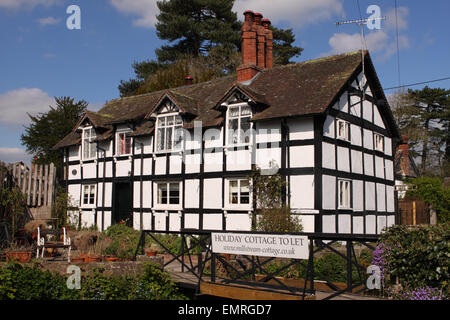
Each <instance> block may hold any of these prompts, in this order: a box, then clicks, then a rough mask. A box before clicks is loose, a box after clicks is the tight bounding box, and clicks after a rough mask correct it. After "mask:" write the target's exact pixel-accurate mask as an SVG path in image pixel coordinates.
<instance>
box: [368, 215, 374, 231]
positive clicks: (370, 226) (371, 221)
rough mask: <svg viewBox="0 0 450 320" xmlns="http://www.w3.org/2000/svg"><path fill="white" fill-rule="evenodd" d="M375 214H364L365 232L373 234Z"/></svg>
mask: <svg viewBox="0 0 450 320" xmlns="http://www.w3.org/2000/svg"><path fill="white" fill-rule="evenodd" d="M375 219H376V216H374V215H370V216H366V234H375V233H376V229H375V227H376V223H375Z"/></svg>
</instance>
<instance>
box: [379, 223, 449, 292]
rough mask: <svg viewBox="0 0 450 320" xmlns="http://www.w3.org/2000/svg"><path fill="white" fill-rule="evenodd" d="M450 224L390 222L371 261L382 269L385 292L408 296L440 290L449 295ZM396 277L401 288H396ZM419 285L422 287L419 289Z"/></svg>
mask: <svg viewBox="0 0 450 320" xmlns="http://www.w3.org/2000/svg"><path fill="white" fill-rule="evenodd" d="M449 237H450V224H449V223H446V224H438V225H435V226H417V227H410V226H403V225H399V226H392V227H390V228H389V229H388V230H387V231H386V232H385V233H384V234H383V235H382V236H381V238H380V241H379V244H378V246H377V250H376V251H375V252H374V260H373V264H375V265H378V266H379V267H380V269H381V271H382V277H383V284H384V287H385V288H386V292H387V293H388V294H391V295H392V294H393V293H394V292H397V293H399V295H398V297H399V298H402V297H408V296H411V295H414V294H415V293H417V292H419V291H420V292H422V293H423V292H424V291H423V290H425V288H431V289H430V290H431V291H430V290H428V291H427V292H432V291H433V292H434V291H436V290H437V291H439V292H442V297H444V298H448V297H449V283H448V281H449V279H450V272H449V266H448V259H449V257H450V242H449V241H448V239H449ZM397 280H398V282H399V284H400V288H397V289H396V290H395V285H396V281H397ZM421 289H422V291H421Z"/></svg>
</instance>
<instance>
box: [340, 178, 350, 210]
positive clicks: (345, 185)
mask: <svg viewBox="0 0 450 320" xmlns="http://www.w3.org/2000/svg"><path fill="white" fill-rule="evenodd" d="M338 183H339V185H338V187H339V190H338V192H339V193H338V194H339V209H349V208H350V207H351V206H350V200H351V181H349V180H338Z"/></svg>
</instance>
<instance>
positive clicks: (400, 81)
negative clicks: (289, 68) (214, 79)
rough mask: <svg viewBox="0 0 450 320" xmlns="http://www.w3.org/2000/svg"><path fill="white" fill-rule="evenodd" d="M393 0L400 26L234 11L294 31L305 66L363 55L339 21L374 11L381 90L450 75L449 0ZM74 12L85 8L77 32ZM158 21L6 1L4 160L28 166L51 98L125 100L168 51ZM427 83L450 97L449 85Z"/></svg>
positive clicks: (312, 12)
mask: <svg viewBox="0 0 450 320" xmlns="http://www.w3.org/2000/svg"><path fill="white" fill-rule="evenodd" d="M396 2H397V19H396V15H395V0H383V1H381V0H314V1H311V0H278V1H273V0H236V1H235V4H234V7H233V11H235V12H237V14H238V18H239V19H240V20H243V12H244V11H245V10H248V9H249V10H253V11H255V12H261V13H262V14H263V15H264V18H268V19H270V20H271V21H272V24H273V25H275V26H276V27H279V28H291V29H292V30H293V33H294V35H295V37H296V41H295V43H294V44H295V45H296V46H300V47H302V48H304V51H303V52H302V54H301V56H299V57H298V58H295V59H294V60H293V61H295V62H301V61H305V60H310V59H316V58H319V57H323V56H327V55H333V54H338V53H343V52H350V51H354V50H359V49H361V37H360V30H361V29H360V26H359V25H357V24H345V25H340V26H336V22H338V21H344V20H353V19H360V18H369V17H371V16H372V14H374V12H373V11H372V10H369V11H368V9H371V8H373V7H370V6H372V5H376V6H378V7H379V8H380V15H381V16H382V17H386V20H382V21H381V24H380V26H379V29H377V28H372V29H369V26H365V29H364V34H365V45H367V49H368V50H369V52H370V54H371V57H372V59H373V61H374V64H375V68H376V71H377V74H378V77H379V78H380V82H381V85H382V86H383V87H384V88H391V87H396V86H399V85H402V86H404V85H408V84H414V83H418V82H423V81H429V80H434V79H441V78H446V77H450V62H449V57H450V41H449V40H450V39H449V38H450V37H449V35H448V34H449V33H448V30H449V24H450V22H449V21H450V20H449V19H448V13H449V12H450V1H448V0H429V1H420V0H397V1H396ZM71 5H76V6H78V8H79V9H80V10H79V17H80V21H79V22H80V24H79V27H80V28H79V29H78V28H73V26H74V23H75V22H76V20H74V19H73V18H74V13H75V12H74V11H73V10H68V9H72V8H70V6H71ZM157 14H158V9H157V6H156V0H78V1H77V0H0V161H4V162H13V161H24V162H26V163H29V162H30V158H31V156H30V155H29V154H27V153H26V150H25V147H24V146H23V145H21V142H20V136H21V134H22V133H23V132H24V126H27V125H29V123H30V122H29V117H28V115H27V114H28V113H29V114H32V115H36V114H38V113H43V112H47V111H48V110H49V106H51V105H55V102H54V97H62V96H71V97H74V98H75V99H76V100H81V99H83V100H85V101H87V102H88V103H89V107H88V109H89V110H93V111H96V110H98V109H100V108H101V107H102V106H103V105H104V104H105V103H106V102H107V101H109V100H112V99H115V98H118V97H119V90H118V89H117V86H118V85H119V83H120V80H128V79H130V78H133V77H134V73H133V69H132V67H131V65H132V63H133V62H134V61H143V60H147V59H155V53H154V52H155V49H157V48H159V47H160V46H161V45H163V44H166V42H164V41H161V40H160V39H159V38H158V37H157V35H156V30H155V22H156V15H157ZM75 26H76V25H75ZM397 35H398V36H397ZM397 47H398V49H399V50H398V51H397ZM428 85H429V86H430V87H440V88H446V89H449V88H450V80H445V81H440V82H433V83H429V84H428ZM423 87H424V85H416V86H411V87H408V88H412V89H421V88H423ZM385 92H386V94H389V93H392V92H393V90H386V91H385Z"/></svg>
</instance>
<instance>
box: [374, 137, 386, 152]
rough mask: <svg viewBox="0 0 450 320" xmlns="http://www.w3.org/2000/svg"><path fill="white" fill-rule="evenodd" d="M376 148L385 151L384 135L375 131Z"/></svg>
mask: <svg viewBox="0 0 450 320" xmlns="http://www.w3.org/2000/svg"><path fill="white" fill-rule="evenodd" d="M373 136H374V139H375V150H377V151H381V152H384V137H383V136H382V135H381V134H378V133H374V134H373Z"/></svg>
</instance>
